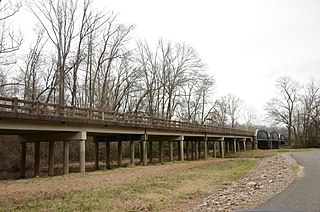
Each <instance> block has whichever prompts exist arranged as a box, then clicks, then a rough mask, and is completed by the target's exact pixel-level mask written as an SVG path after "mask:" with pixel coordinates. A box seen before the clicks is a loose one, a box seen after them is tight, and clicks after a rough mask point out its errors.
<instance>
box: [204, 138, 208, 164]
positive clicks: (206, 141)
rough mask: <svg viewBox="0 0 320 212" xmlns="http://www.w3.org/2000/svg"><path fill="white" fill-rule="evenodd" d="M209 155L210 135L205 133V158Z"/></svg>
mask: <svg viewBox="0 0 320 212" xmlns="http://www.w3.org/2000/svg"><path fill="white" fill-rule="evenodd" d="M207 157H208V137H207V135H205V137H204V158H205V159H207Z"/></svg>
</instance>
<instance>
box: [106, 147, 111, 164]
mask: <svg viewBox="0 0 320 212" xmlns="http://www.w3.org/2000/svg"><path fill="white" fill-rule="evenodd" d="M106 168H107V169H111V154H110V141H106Z"/></svg>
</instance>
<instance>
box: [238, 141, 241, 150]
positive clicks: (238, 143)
mask: <svg viewBox="0 0 320 212" xmlns="http://www.w3.org/2000/svg"><path fill="white" fill-rule="evenodd" d="M237 149H238V152H241V149H240V142H239V141H237Z"/></svg>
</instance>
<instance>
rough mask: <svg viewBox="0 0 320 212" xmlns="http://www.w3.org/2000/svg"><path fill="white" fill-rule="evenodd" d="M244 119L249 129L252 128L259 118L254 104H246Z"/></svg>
mask: <svg viewBox="0 0 320 212" xmlns="http://www.w3.org/2000/svg"><path fill="white" fill-rule="evenodd" d="M243 120H244V124H245V126H246V128H247V130H249V129H250V128H252V127H253V125H254V124H255V122H256V120H257V110H256V108H254V107H253V106H246V107H245V108H244V111H243Z"/></svg>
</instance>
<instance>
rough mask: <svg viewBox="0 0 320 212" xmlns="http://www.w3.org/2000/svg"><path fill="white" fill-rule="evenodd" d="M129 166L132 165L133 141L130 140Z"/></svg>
mask: <svg viewBox="0 0 320 212" xmlns="http://www.w3.org/2000/svg"><path fill="white" fill-rule="evenodd" d="M130 164H131V165H134V140H130Z"/></svg>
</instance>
